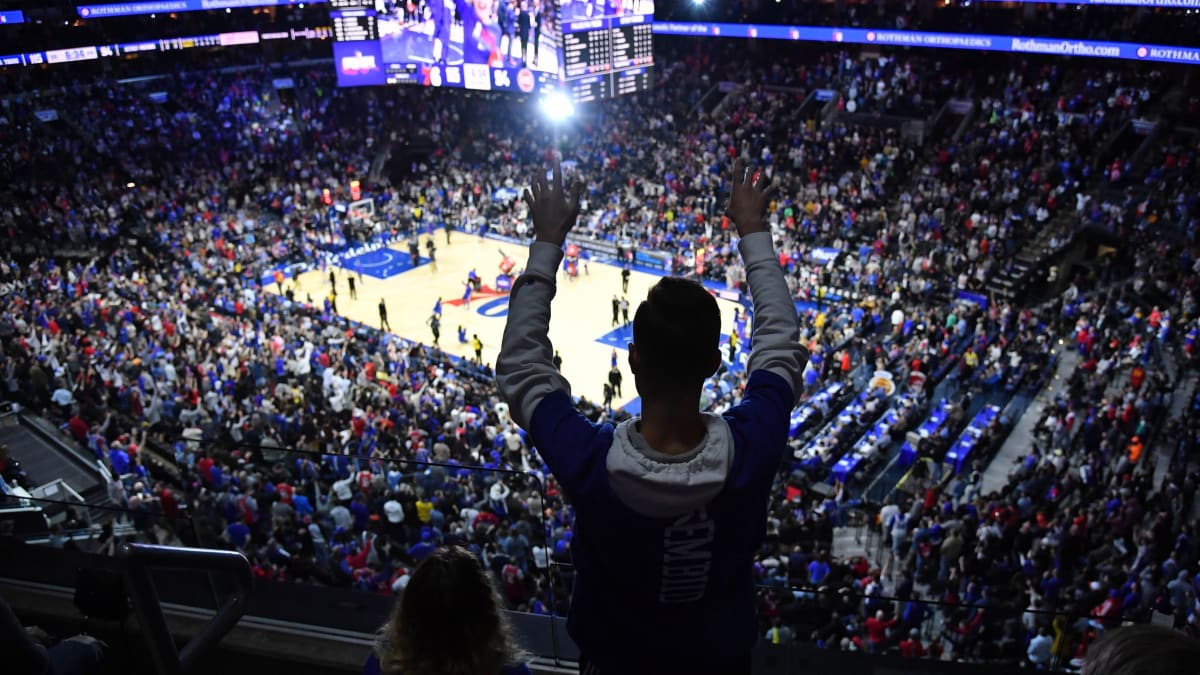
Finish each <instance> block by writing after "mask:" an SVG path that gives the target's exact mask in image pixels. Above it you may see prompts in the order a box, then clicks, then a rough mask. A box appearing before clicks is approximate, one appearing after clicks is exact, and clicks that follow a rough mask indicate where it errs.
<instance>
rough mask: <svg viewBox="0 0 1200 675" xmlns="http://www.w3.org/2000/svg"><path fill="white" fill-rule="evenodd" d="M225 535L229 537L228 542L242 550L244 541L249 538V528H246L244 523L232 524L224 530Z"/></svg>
mask: <svg viewBox="0 0 1200 675" xmlns="http://www.w3.org/2000/svg"><path fill="white" fill-rule="evenodd" d="M225 533H226V534H228V535H229V541H230V542H232V543H233V545H234V546H235V547H237V548H242V547H243V546H245V545H246V539H247V538H248V537H249V536H250V528H249V527H246V525H245V523H234V524H232V525H230V526H229V527H227V528H225Z"/></svg>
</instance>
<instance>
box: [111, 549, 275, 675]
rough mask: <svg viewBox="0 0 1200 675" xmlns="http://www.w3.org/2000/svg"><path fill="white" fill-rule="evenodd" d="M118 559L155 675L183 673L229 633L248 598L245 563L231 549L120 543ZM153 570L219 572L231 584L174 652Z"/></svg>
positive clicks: (247, 567)
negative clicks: (231, 589)
mask: <svg viewBox="0 0 1200 675" xmlns="http://www.w3.org/2000/svg"><path fill="white" fill-rule="evenodd" d="M118 555H119V556H120V558H122V559H123V560H124V562H125V569H124V578H125V587H126V589H127V590H128V592H129V596H130V599H131V600H132V601H133V611H134V613H135V614H136V615H137V618H138V623H139V624H140V625H141V628H142V635H143V637H144V639H145V641H146V648H147V650H148V651H149V654H150V659H151V662H152V663H153V664H154V670H155V672H156V673H158V674H159V675H182V674H183V673H187V672H189V671H190V670H191V669H192V668H193V667H194V666H195V665H196V662H197V661H198V660H199V658H200V657H201V656H202V655H203V654H204V653H205V652H206V651H207V650H208V649H209V648H211V647H213V646H215V645H216V644H217V643H218V642H220V641H221V638H223V637H225V635H226V634H227V633H228V632H229V631H230V630H231V629H233V627H234V626H235V625H236V624H237V622H238V620H239V619H241V618H242V615H243V614H245V613H246V605H247V603H248V602H249V599H250V591H251V589H252V586H253V580H252V577H251V575H250V562H249V561H248V560H246V556H244V555H242V554H241V553H238V552H236V551H216V550H210V549H192V548H179V547H172V546H150V545H147V544H125V545H124V546H122V547H121V548H120V549H119V553H118ZM153 568H159V569H162V568H167V569H175V570H195V571H201V572H204V573H206V574H207V575H209V578H210V579H211V575H212V574H213V573H216V572H224V573H226V575H227V576H230V577H232V578H233V580H234V581H235V582H236V583H237V589H236V590H235V591H234V592H233V593H231V594H230V595H229V596H228V597H226V598H225V600H224V602H222V603H221V605H220V606H219V607H218V609H217V614H216V616H215V617H213V619H212V620H211V621H209V622H208V623H207V624H205V626H204V627H203V628H202V629H200V632H199V633H198V634H197V635H196V636H195V637H194V638H192V639H191V640H189V641H188V643H187V644H186V645H184V647H183V649H182V650H177V649H176V648H175V641H174V639H173V638H172V637H171V631H170V629H169V628H168V627H167V620H166V617H164V616H163V611H162V604H161V602H160V601H159V597H158V590H157V588H156V587H155V585H154V580H153V579H152V578H151V570H152V569H153Z"/></svg>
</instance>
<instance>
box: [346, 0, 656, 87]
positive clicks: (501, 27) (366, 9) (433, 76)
mask: <svg viewBox="0 0 1200 675" xmlns="http://www.w3.org/2000/svg"><path fill="white" fill-rule="evenodd" d="M329 5H330V18H331V21H332V26H333V37H334V45H333V57H334V62H335V64H336V68H337V76H338V84H339V85H340V86H350V87H352V86H364V85H382V84H416V85H424V86H434V87H461V88H466V89H476V90H485V91H489V90H501V91H518V92H524V93H531V92H534V91H537V90H542V89H558V88H565V89H567V90H569V91H571V92H574V93H573V96H574V98H576V100H591V99H597V98H607V97H610V96H614V95H618V94H622V93H627V92H633V91H637V90H640V89H644V88H647V87H649V86H650V85H651V83H652V79H651V71H652V68H651V66H652V64H653V54H652V50H653V45H652V35H651V30H652V26H653V17H654V5H653V2H652V1H650V0H645V1H642V0H599V1H595V2H592V1H580V0H566V2H565V3H564V4H563V5H562V6H560V5H559V3H558V0H331V1H330V3H329Z"/></svg>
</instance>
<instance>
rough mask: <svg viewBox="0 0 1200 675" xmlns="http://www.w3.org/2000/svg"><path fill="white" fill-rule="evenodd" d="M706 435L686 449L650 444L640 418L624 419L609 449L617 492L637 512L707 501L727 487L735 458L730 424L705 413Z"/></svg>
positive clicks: (672, 510)
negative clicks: (675, 450) (676, 450)
mask: <svg viewBox="0 0 1200 675" xmlns="http://www.w3.org/2000/svg"><path fill="white" fill-rule="evenodd" d="M704 424H705V427H706V428H707V430H706V432H705V435H704V440H702V441H701V442H700V445H698V446H697V447H696V448H694V449H692V450H690V451H688V452H686V453H683V454H681V455H667V454H664V453H661V452H658V451H657V450H655V449H654V448H652V447H650V444H649V443H647V442H646V439H645V438H643V437H642V435H641V434H640V433H638V430H637V419H633V420H627V421H625V422H622V423H621V424H620V425H619V426H618V427H617V430H616V433H614V434H613V442H612V446H611V447H610V448H609V449H608V463H607V468H608V480H609V484H610V485H612V488H613V492H615V493H616V494H617V497H618V498H620V500H621V501H622V502H623V503H624V504H625V505H626V506H628V507H629V508H630V509H632V510H634V511H635V512H637V513H639V514H641V515H644V516H648V517H651V518H670V517H673V516H678V515H680V514H683V513H687V512H689V511H692V510H694V509H696V508H698V507H700V506H703V505H704V504H707V503H708V502H709V501H711V500H712V499H713V498H714V497H716V496H717V494H719V493H720V492H721V489H722V488H723V487H724V486H725V478H726V477H727V476H728V475H729V467H730V466H731V465H732V464H733V440H732V437H731V435H730V432H729V425H728V424H727V423H726V422H725V420H724V419H723V418H721V417H720V416H718V415H712V414H705V415H704Z"/></svg>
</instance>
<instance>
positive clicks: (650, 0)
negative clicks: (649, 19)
mask: <svg viewBox="0 0 1200 675" xmlns="http://www.w3.org/2000/svg"><path fill="white" fill-rule="evenodd" d="M560 4H561V5H562V19H563V21H564V22H566V21H581V20H585V19H599V18H601V17H605V16H625V15H629V14H642V15H647V16H653V15H654V0H562V2H561V3H560Z"/></svg>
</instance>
